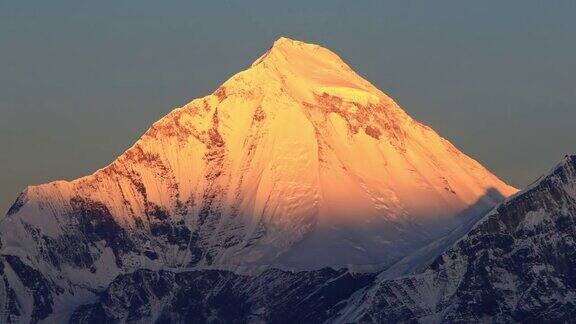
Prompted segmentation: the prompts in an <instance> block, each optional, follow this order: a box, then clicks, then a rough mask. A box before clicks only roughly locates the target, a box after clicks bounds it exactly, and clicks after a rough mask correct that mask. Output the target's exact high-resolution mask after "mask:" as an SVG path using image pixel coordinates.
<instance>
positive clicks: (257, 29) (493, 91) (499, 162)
mask: <svg viewBox="0 0 576 324" xmlns="http://www.w3.org/2000/svg"><path fill="white" fill-rule="evenodd" d="M574 17H576V1H572V0H566V1H525V0H523V1H481V2H475V3H472V2H468V1H393V2H390V1H284V2H276V1H269V0H259V1H246V0H243V1H240V0H238V1H206V2H201V1H152V0H139V1H119V0H115V1H58V0H55V1H39V0H38V1H27V0H24V1H8V0H0V170H1V172H0V210H2V211H5V210H7V208H8V207H9V205H10V204H11V203H12V202H13V201H14V199H15V198H16V196H17V194H18V192H20V191H21V190H22V189H24V188H25V187H26V186H27V185H29V184H39V183H44V182H48V181H52V180H57V179H74V178H77V177H79V176H82V175H86V174H89V173H91V172H93V171H94V170H96V169H98V168H100V167H103V166H105V165H106V164H108V163H109V162H111V161H112V160H113V159H114V158H115V157H116V156H118V155H119V154H120V153H121V152H123V151H124V150H125V149H126V148H128V147H129V146H130V145H131V144H132V143H133V142H134V141H135V140H136V139H137V138H138V137H139V136H140V135H141V134H142V133H143V132H144V131H145V130H146V129H147V128H148V126H149V125H150V124H151V123H152V122H154V121H156V120H157V119H159V118H160V117H162V116H163V115H165V114H166V113H167V112H169V111H170V110H171V109H172V108H174V107H177V106H181V105H183V104H185V103H186V102H188V101H190V100H191V99H193V98H196V97H200V96H204V95H207V94H209V93H210V92H212V91H213V90H214V89H216V88H217V87H218V85H220V84H221V83H223V82H224V81H225V80H226V79H227V78H228V77H230V76H231V75H232V74H234V73H236V72H238V71H240V70H243V69H245V68H246V67H247V66H248V65H249V64H250V63H251V62H252V61H253V60H254V59H256V58H257V57H258V56H259V55H261V54H262V53H263V52H264V51H265V50H266V49H267V48H268V47H270V46H271V44H272V42H273V41H274V40H275V39H277V38H278V37H279V36H288V37H291V38H295V39H299V40H303V41H306V42H312V43H318V44H320V45H322V46H325V47H327V48H330V49H331V50H333V51H335V52H336V53H338V54H339V55H340V56H341V57H342V58H343V59H344V60H345V61H346V62H347V63H348V64H349V65H351V66H352V67H353V68H354V69H355V70H356V71H357V72H358V73H359V74H361V75H363V76H364V77H365V78H366V79H368V80H369V81H371V82H372V83H374V84H375V85H376V86H377V87H379V88H380V89H382V90H383V91H384V92H385V93H387V94H388V95H390V96H391V97H392V98H394V99H395V100H396V101H397V102H399V104H400V105H401V106H402V107H403V108H404V109H405V110H406V111H407V112H408V113H409V114H410V115H412V116H413V117H415V118H416V119H418V120H420V121H423V122H424V123H426V124H428V125H430V126H431V127H433V128H434V129H435V130H436V131H438V132H439V133H440V134H441V135H442V136H444V137H446V138H448V139H449V140H450V141H451V142H452V143H454V144H455V145H456V146H458V147H459V148H460V149H462V150H463V151H464V152H465V153H467V154H469V155H470V156H472V157H473V158H475V159H477V160H479V161H480V162H481V163H482V164H484V165H485V166H486V167H488V168H489V169H490V170H492V171H493V172H494V173H495V174H496V175H498V176H499V177H501V178H502V179H503V180H505V181H507V182H508V183H510V184H512V185H514V186H517V187H519V188H521V187H523V186H525V185H527V184H529V183H530V182H531V181H533V180H534V179H535V178H537V177H538V176H539V175H540V174H541V173H543V172H545V171H547V170H548V169H549V168H550V167H552V166H553V165H554V164H555V163H556V162H557V161H558V160H559V159H560V158H561V157H562V156H563V155H564V154H566V153H576V145H575V144H576V136H575V133H576V132H575V130H576V126H575V121H576V91H575V89H574V87H575V85H576V60H575V58H576V19H574Z"/></svg>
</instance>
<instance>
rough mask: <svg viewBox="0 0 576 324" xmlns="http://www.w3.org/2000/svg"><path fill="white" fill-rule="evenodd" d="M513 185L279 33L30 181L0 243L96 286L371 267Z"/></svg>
mask: <svg viewBox="0 0 576 324" xmlns="http://www.w3.org/2000/svg"><path fill="white" fill-rule="evenodd" d="M515 191H516V190H515V189H514V188H512V187H510V186H508V185H506V184H505V183H503V182H502V181H500V180H499V179H498V178H497V177H495V176H494V175H492V174H491V173H490V172H489V171H488V170H486V169H485V168H483V167H482V166H481V165H480V164H479V163H477V162H476V161H474V160H473V159H471V158H469V157H467V156H466V155H464V154H463V153H461V152H460V151H459V150H458V149H456V148H455V147H454V146H452V145H451V144H450V143H449V142H448V141H447V140H445V139H443V138H442V137H440V136H439V135H438V134H436V133H435V132H434V131H433V130H432V129H430V128H429V127H426V126H424V125H422V124H420V123H418V122H416V121H414V120H413V119H412V118H410V117H409V116H408V115H407V114H406V113H405V112H404V111H403V110H402V109H401V108H400V107H399V106H398V105H397V104H396V103H395V102H394V101H392V100H391V99H390V98H388V97H387V96H386V95H385V94H383V93H382V92H381V91H380V90H378V89H376V88H375V87H374V86H373V85H372V84H370V83H369V82H368V81H366V80H364V79H363V78H362V77H360V76H359V75H358V74H356V73H355V72H354V71H353V70H352V69H350V67H349V66H347V65H346V64H345V63H344V62H342V60H341V59H340V58H339V57H338V56H337V55H336V54H334V53H332V52H331V51H329V50H327V49H324V48H322V47H320V46H317V45H311V44H305V43H302V42H298V41H293V40H289V39H279V40H278V41H277V42H276V43H275V44H274V46H273V47H272V48H271V49H270V50H269V51H268V52H267V53H266V54H264V55H263V56H262V57H261V58H259V59H258V60H257V61H256V62H255V63H254V64H253V65H252V66H251V67H249V68H248V69H247V70H245V71H242V72H240V73H238V74H236V75H234V76H232V77H231V78H230V79H229V80H228V81H226V82H225V83H224V84H223V85H222V86H220V87H219V88H218V89H217V90H216V91H215V92H214V93H212V94H211V95H208V96H206V97H202V98H198V99H195V100H193V101H192V102H190V103H189V104H187V105H185V106H184V107H182V108H178V109H175V110H174V111H172V112H170V113H169V114H168V115H167V116H165V117H164V118H162V119H161V120H159V121H157V122H156V123H154V124H153V125H152V126H151V127H150V129H149V130H148V131H147V132H146V133H145V134H144V135H143V136H142V137H141V138H140V139H139V140H138V141H137V142H136V143H135V144H134V145H133V146H132V147H131V148H130V149H128V150H127V151H126V152H125V153H124V154H122V155H121V156H120V157H118V158H117V159H116V160H115V161H114V162H112V163H111V164H110V165H109V166H107V167H105V168H103V169H101V170H98V171H97V172H95V173H94V174H92V175H89V176H86V177H83V178H80V179H77V180H74V181H70V182H68V181H58V182H53V183H50V184H45V185H40V186H34V187H30V188H29V189H28V190H27V191H26V192H25V193H24V194H23V195H22V196H21V197H20V198H19V199H18V201H17V203H16V204H15V205H14V206H13V208H12V209H11V212H10V213H11V215H10V217H8V218H7V219H6V220H5V221H4V222H3V223H2V224H1V225H0V232H1V234H2V244H3V245H2V252H3V253H9V254H11V255H17V256H21V257H23V258H26V259H29V260H33V261H31V262H33V263H38V264H35V266H39V264H43V265H42V266H44V267H48V268H50V267H58V268H60V269H64V270H62V271H69V272H70V278H72V279H70V280H72V281H73V282H82V283H83V284H88V283H87V282H89V285H93V284H94V281H93V280H97V281H98V282H106V280H108V279H110V278H111V277H113V276H114V275H116V274H117V273H121V272H124V271H129V270H131V269H135V268H141V267H148V268H159V267H166V266H167V267H190V268H194V267H219V268H234V269H236V268H242V269H254V268H259V267H270V266H273V267H289V268H296V269H316V268H321V267H325V266H333V267H345V266H348V265H358V266H368V267H380V266H388V265H390V264H392V263H394V262H396V261H397V260H399V259H401V258H403V257H405V256H406V255H407V254H410V253H412V252H413V251H415V250H417V249H419V248H421V247H422V246H424V245H426V244H428V243H430V242H431V241H433V240H434V239H436V238H437V237H439V236H441V235H443V234H445V233H446V232H447V231H450V230H451V229H453V228H454V227H455V226H458V224H459V223H460V222H461V221H462V219H463V218H466V216H463V215H469V214H471V213H475V214H478V213H480V212H483V211H485V210H486V209H488V208H490V207H492V206H493V205H494V204H496V203H497V202H499V201H500V200H501V199H502V198H503V197H506V196H509V195H510V194H512V193H514V192H515ZM463 213H464V214H463ZM70 241H78V242H81V243H80V246H77V247H76V248H74V249H71V247H70V246H68V245H67V243H66V242H70ZM113 265H114V266H113ZM86 269H90V271H94V272H91V273H92V274H84V273H82V274H79V273H81V272H82V271H84V270H86ZM79 271H80V272H79ZM94 273H104V274H105V275H94ZM92 277H95V278H97V279H94V278H92Z"/></svg>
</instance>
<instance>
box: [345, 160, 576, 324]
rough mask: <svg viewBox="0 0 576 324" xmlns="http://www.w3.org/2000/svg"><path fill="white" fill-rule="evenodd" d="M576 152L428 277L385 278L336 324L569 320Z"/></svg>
mask: <svg viewBox="0 0 576 324" xmlns="http://www.w3.org/2000/svg"><path fill="white" fill-rule="evenodd" d="M575 220H576V156H567V157H566V158H565V159H564V160H563V161H562V162H561V163H559V164H558V165H557V166H556V167H555V168H554V169H553V170H552V171H551V172H550V173H549V174H548V175H545V176H544V177H542V178H541V179H540V180H538V181H537V182H536V183H534V184H533V185H531V186H530V187H529V188H527V189H525V190H524V191H523V192H521V193H519V194H517V195H516V196H514V197H512V198H510V199H509V200H507V201H506V202H504V203H502V204H501V205H500V206H498V207H497V208H495V209H494V210H493V211H492V212H491V213H489V214H488V215H486V216H485V217H484V218H483V219H482V220H481V221H480V222H478V223H477V224H476V226H475V227H474V228H473V229H472V230H471V231H470V232H469V233H468V234H467V235H466V236H464V237H463V238H461V240H460V241H458V242H457V243H456V244H455V245H454V246H453V247H452V248H450V249H449V250H447V251H446V252H445V253H443V254H442V255H441V256H440V257H438V258H437V259H436V260H435V261H434V263H432V264H431V265H430V266H429V267H428V269H426V270H425V271H423V272H422V273H420V274H417V275H413V276H406V277H403V278H396V279H391V280H388V279H386V278H385V275H384V274H382V275H381V277H382V279H381V280H380V281H379V282H378V283H377V284H376V285H375V286H374V287H373V288H371V289H370V290H369V291H368V292H367V293H366V294H365V295H362V296H361V297H359V298H357V299H356V300H355V301H354V302H353V303H351V305H349V306H348V308H347V309H345V310H343V311H342V312H341V313H340V315H339V317H338V319H337V320H335V321H336V322H350V321H354V322H356V321H360V322H373V323H397V322H413V321H418V322H423V323H428V322H432V323H438V322H450V323H452V322H458V323H477V322H496V323H510V322H526V323H537V322H538V323H541V322H545V323H567V322H573V321H574V314H575V313H576V270H575V269H576V243H575V241H574V237H576V221H575Z"/></svg>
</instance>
